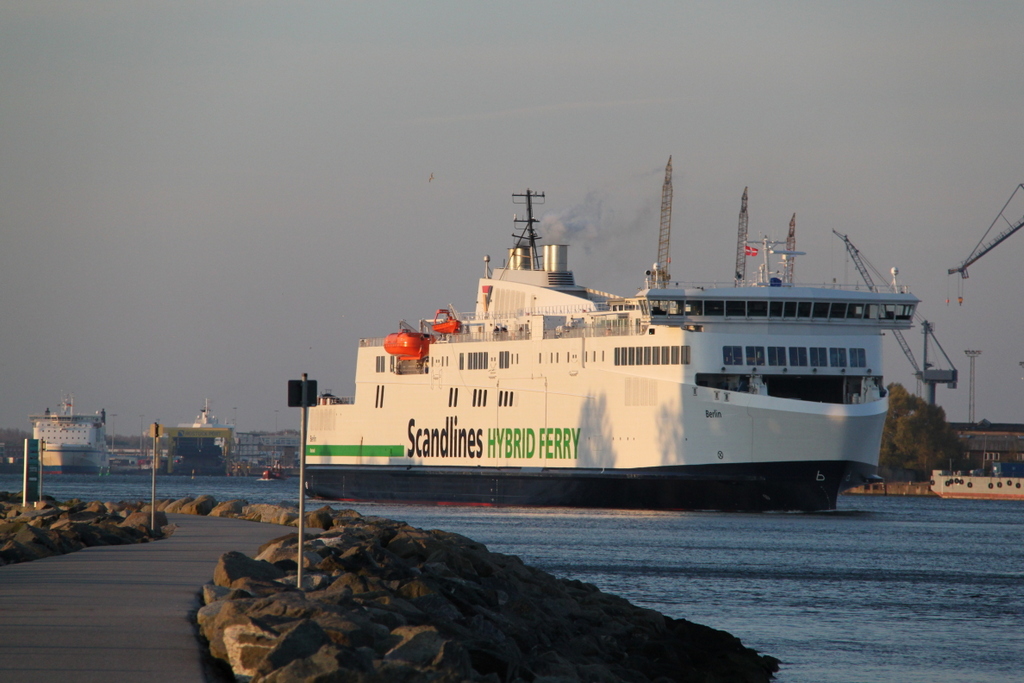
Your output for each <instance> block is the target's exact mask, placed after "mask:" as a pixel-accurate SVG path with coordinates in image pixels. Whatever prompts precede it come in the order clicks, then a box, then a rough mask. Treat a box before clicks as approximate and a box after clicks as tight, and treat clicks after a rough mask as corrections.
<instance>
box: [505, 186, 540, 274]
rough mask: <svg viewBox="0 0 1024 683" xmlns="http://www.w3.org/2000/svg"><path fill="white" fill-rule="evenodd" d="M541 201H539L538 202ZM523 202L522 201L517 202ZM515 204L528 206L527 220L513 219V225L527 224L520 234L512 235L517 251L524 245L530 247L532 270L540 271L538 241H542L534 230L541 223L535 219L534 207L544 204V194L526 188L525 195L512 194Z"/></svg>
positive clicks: (516, 217)
mask: <svg viewBox="0 0 1024 683" xmlns="http://www.w3.org/2000/svg"><path fill="white" fill-rule="evenodd" d="M538 199H539V200H540V201H537V200H538ZM517 200H522V201H517ZM512 203H513V204H526V218H519V217H518V216H513V217H512V222H513V223H517V224H518V223H525V225H524V226H523V231H522V232H521V233H520V234H518V235H517V234H515V233H512V236H513V237H515V238H516V244H515V249H516V251H518V250H519V249H521V248H522V247H523V246H524V243H525V244H527V245H529V247H528V248H529V254H530V269H531V270H540V268H541V264H540V256H539V255H538V254H537V240H538V239H540V238H539V237H538V236H537V231H536V230H534V229H533V225H534V224H535V223H539V222H540V221H538V220H537V219H536V218H534V217H533V205H534V204H543V203H544V193H543V192H531V191H530V188H526V192H525V193H521V194H517V193H513V194H512Z"/></svg>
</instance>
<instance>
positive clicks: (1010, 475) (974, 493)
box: [931, 462, 1024, 500]
mask: <svg viewBox="0 0 1024 683" xmlns="http://www.w3.org/2000/svg"><path fill="white" fill-rule="evenodd" d="M931 489H932V491H934V492H935V495H937V496H939V497H940V498H962V499H969V500H1024V462H997V463H993V464H992V469H991V470H988V471H986V470H971V471H970V472H967V473H963V472H950V471H947V470H932V478H931Z"/></svg>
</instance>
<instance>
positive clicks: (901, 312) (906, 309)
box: [896, 304, 914, 320]
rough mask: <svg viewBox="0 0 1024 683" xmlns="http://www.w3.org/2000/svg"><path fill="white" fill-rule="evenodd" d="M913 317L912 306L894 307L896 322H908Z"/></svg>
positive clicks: (901, 305)
mask: <svg viewBox="0 0 1024 683" xmlns="http://www.w3.org/2000/svg"><path fill="white" fill-rule="evenodd" d="M913 315H914V306H913V304H900V305H899V306H897V307H896V319H897V320H910V318H911V317H912V316H913Z"/></svg>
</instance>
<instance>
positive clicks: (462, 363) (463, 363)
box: [459, 353, 466, 370]
mask: <svg viewBox="0 0 1024 683" xmlns="http://www.w3.org/2000/svg"><path fill="white" fill-rule="evenodd" d="M465 369H466V354H464V353H460V354H459V370H465Z"/></svg>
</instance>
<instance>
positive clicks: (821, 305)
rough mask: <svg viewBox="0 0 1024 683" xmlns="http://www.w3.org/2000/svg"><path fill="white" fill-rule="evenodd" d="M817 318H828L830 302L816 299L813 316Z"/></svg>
mask: <svg viewBox="0 0 1024 683" xmlns="http://www.w3.org/2000/svg"><path fill="white" fill-rule="evenodd" d="M812 317H815V318H827V317H828V302H827V301H815V302H814V311H813V316H812Z"/></svg>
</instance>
